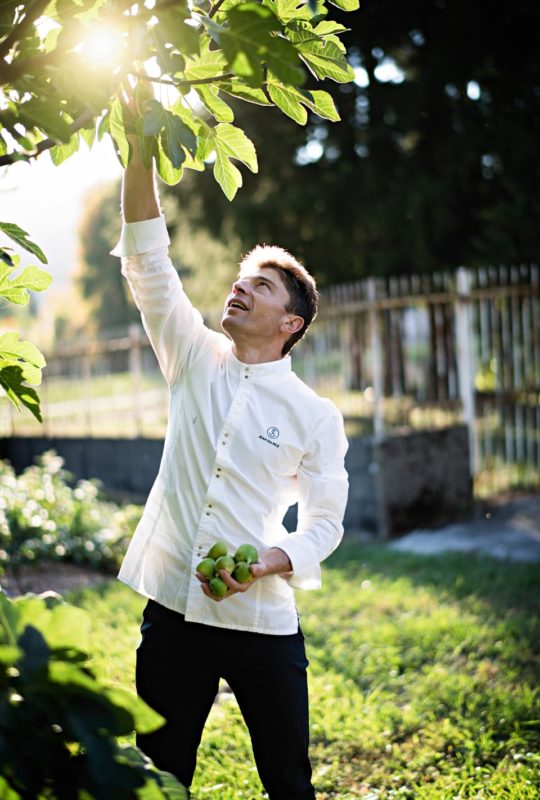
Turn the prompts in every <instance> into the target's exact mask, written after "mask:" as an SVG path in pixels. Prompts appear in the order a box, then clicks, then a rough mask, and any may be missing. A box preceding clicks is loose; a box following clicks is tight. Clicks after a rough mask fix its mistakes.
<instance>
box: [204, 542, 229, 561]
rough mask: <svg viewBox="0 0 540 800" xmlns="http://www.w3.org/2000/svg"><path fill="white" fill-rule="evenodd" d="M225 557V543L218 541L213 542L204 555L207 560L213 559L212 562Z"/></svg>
mask: <svg viewBox="0 0 540 800" xmlns="http://www.w3.org/2000/svg"><path fill="white" fill-rule="evenodd" d="M226 555H227V545H226V544H225V542H222V541H218V542H214V544H213V545H212V547H211V548H210V550H209V551H208V553H207V554H206V556H207V558H213V559H214V561H217V559H218V558H221V556H226Z"/></svg>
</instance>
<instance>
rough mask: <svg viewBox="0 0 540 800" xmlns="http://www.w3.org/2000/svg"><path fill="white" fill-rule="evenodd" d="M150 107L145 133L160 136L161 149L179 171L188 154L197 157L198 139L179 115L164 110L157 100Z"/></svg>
mask: <svg viewBox="0 0 540 800" xmlns="http://www.w3.org/2000/svg"><path fill="white" fill-rule="evenodd" d="M148 105H149V106H150V109H149V110H148V111H147V112H146V114H145V115H144V117H143V132H144V134H145V135H146V136H157V135H159V141H160V145H161V149H162V150H163V152H164V153H165V155H166V156H167V158H168V159H169V161H170V162H171V164H172V166H173V167H174V169H175V170H178V169H180V167H181V166H182V164H183V163H184V161H185V160H186V153H190V154H191V155H192V156H193V155H195V153H196V151H197V137H196V135H195V134H194V132H193V130H192V129H191V128H190V127H189V126H188V125H186V124H185V122H184V121H183V120H182V119H181V118H180V116H179V114H177V113H174V112H173V111H169V110H168V109H166V108H163V106H162V105H161V103H159V102H158V101H157V100H150V101H149V103H148Z"/></svg>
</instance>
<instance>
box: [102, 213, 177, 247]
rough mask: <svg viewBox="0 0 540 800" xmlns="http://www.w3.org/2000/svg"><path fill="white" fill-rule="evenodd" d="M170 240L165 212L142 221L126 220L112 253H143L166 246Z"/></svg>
mask: <svg viewBox="0 0 540 800" xmlns="http://www.w3.org/2000/svg"><path fill="white" fill-rule="evenodd" d="M170 242H171V240H170V239H169V234H168V232H167V226H166V224H165V217H164V216H163V214H161V215H160V216H159V217H154V219H144V220H141V222H124V224H123V225H122V233H121V234H120V239H119V241H118V244H117V245H116V246H115V247H114V249H113V250H111V255H112V256H118V257H122V256H124V257H125V256H137V255H142V254H143V253H151V252H152V251H154V250H159V249H160V248H164V247H165V248H166V247H168V246H169V244H170Z"/></svg>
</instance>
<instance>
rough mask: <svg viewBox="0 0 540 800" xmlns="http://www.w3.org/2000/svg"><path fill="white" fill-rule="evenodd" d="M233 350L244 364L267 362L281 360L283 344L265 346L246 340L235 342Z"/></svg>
mask: <svg viewBox="0 0 540 800" xmlns="http://www.w3.org/2000/svg"><path fill="white" fill-rule="evenodd" d="M232 351H233V353H234V355H235V356H236V358H237V359H238V360H239V361H241V362H242V363H243V364H267V363H268V362H269V361H281V359H282V358H283V356H282V354H281V346H276V345H273V346H268V345H266V346H263V347H259V346H257V345H254V344H249V343H244V342H234V343H233V346H232Z"/></svg>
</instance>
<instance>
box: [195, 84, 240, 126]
mask: <svg viewBox="0 0 540 800" xmlns="http://www.w3.org/2000/svg"><path fill="white" fill-rule="evenodd" d="M195 91H196V92H197V94H198V95H199V97H200V98H201V101H202V103H203V104H204V106H205V107H206V109H207V110H208V111H209V112H210V114H212V116H213V117H214V118H215V119H216V120H217V121H218V122H232V121H233V120H234V112H233V110H232V108H231V107H230V106H229V105H227V103H226V102H225V101H224V100H223V98H221V97H220V96H219V89H218V88H217V87H216V86H211V85H210V86H197V87H195Z"/></svg>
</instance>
